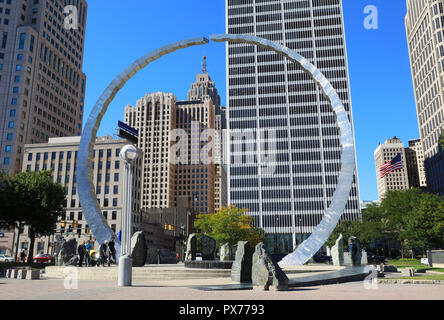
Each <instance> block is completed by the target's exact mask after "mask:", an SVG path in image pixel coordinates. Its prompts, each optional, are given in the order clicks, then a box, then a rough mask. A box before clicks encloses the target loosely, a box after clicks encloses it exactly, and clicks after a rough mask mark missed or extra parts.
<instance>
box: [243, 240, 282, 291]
mask: <svg viewBox="0 0 444 320" xmlns="http://www.w3.org/2000/svg"><path fill="white" fill-rule="evenodd" d="M251 278H252V281H253V289H254V290H273V291H284V290H287V289H288V277H287V275H286V274H285V273H284V272H283V271H282V269H281V268H280V267H279V265H278V264H277V263H275V262H273V261H272V260H271V259H270V257H269V256H268V254H267V253H266V251H265V248H264V244H263V243H262V242H261V243H259V244H258V245H257V246H256V250H255V252H254V254H253V265H252V270H251Z"/></svg>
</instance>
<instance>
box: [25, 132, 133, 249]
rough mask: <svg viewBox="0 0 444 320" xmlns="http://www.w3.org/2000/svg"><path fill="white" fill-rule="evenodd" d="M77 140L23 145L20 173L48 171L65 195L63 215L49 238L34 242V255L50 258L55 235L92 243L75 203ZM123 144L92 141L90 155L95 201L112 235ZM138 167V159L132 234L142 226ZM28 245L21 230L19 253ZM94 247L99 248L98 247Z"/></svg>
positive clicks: (118, 213) (118, 210) (117, 220)
mask: <svg viewBox="0 0 444 320" xmlns="http://www.w3.org/2000/svg"><path fill="white" fill-rule="evenodd" d="M80 138H81V137H64V138H50V139H49V142H48V143H39V144H28V145H25V150H24V154H25V158H24V162H23V171H39V170H51V171H52V177H53V180H54V182H58V183H60V184H62V185H63V186H64V187H65V193H66V204H65V206H64V207H65V215H64V216H63V217H61V218H60V220H59V221H58V223H57V227H56V230H55V234H54V235H53V236H51V237H42V238H38V239H36V242H35V247H34V254H37V253H41V252H43V253H49V254H52V253H53V248H52V243H53V242H54V241H55V239H56V236H57V235H58V236H65V237H74V238H76V240H77V242H78V243H79V241H83V240H92V239H93V235H92V233H91V231H90V229H89V227H88V224H87V222H86V220H85V217H84V215H83V212H82V207H81V205H80V203H79V197H78V190H77V181H76V161H77V150H78V148H79V144H80ZM127 144H128V142H126V141H125V140H116V139H112V138H111V137H109V136H107V137H100V138H97V139H96V144H95V146H94V153H93V155H94V163H93V182H94V186H95V188H96V197H97V201H98V202H99V204H100V207H101V209H102V214H103V215H104V217H105V219H106V220H107V222H108V225H109V227H110V228H111V229H112V230H113V231H114V232H116V233H118V232H119V231H120V230H121V220H122V199H123V175H124V167H125V166H124V164H123V163H122V161H121V160H120V158H119V153H120V150H121V149H122V148H123V147H124V146H125V145H127ZM141 164H142V161H141V159H138V160H137V165H136V166H135V169H134V170H135V171H134V184H135V185H134V188H133V190H134V193H133V200H132V201H133V212H132V223H133V230H132V231H133V232H135V231H138V230H140V229H141V224H142V217H141V212H140V195H141V194H140V191H139V189H140V177H141V170H140V168H141ZM29 243H30V240H29V238H28V236H27V228H26V227H25V230H24V233H23V234H22V235H21V236H20V241H19V251H21V250H22V249H25V250H26V251H27V249H28V246H29ZM95 245H96V247H98V246H99V244H98V243H95Z"/></svg>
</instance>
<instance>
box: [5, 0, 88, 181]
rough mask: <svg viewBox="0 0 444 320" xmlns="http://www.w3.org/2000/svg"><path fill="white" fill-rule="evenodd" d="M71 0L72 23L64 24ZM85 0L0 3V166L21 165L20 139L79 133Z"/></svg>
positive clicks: (13, 167) (24, 141)
mask: <svg viewBox="0 0 444 320" xmlns="http://www.w3.org/2000/svg"><path fill="white" fill-rule="evenodd" d="M67 5H74V6H76V8H77V13H78V28H77V29H73V28H70V27H69V26H68V28H65V24H64V21H65V18H67V15H66V14H64V8H65V6H67ZM86 15H87V3H86V1H84V0H76V1H66V0H65V1H61V0H51V1H49V0H14V1H11V0H4V1H1V3H0V37H1V41H2V43H1V48H0V106H1V107H0V170H6V171H8V172H10V173H14V172H19V171H21V168H22V163H23V155H24V145H25V144H30V143H43V142H47V141H48V138H50V137H63V136H75V135H80V134H81V130H82V119H83V112H84V105H83V104H84V97H85V81H86V76H85V74H84V73H83V72H82V63H83V48H84V39H85V26H86Z"/></svg>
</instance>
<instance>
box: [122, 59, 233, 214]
mask: <svg viewBox="0 0 444 320" xmlns="http://www.w3.org/2000/svg"><path fill="white" fill-rule="evenodd" d="M187 97H188V100H187V101H178V100H177V98H176V97H175V96H174V95H173V94H170V93H161V92H157V93H152V94H150V95H146V96H145V97H144V98H142V99H140V100H139V101H138V102H137V104H136V107H133V106H130V105H128V106H127V107H126V108H125V118H124V119H125V123H126V124H127V125H129V126H131V127H133V128H135V129H137V130H138V131H139V141H138V148H139V149H140V150H142V153H143V167H142V175H141V176H142V190H141V199H142V201H141V206H142V208H144V209H156V208H159V209H161V208H162V209H166V208H176V207H178V206H179V205H180V204H179V199H182V198H188V199H190V201H191V205H190V206H191V209H192V211H193V212H194V213H211V212H214V211H215V209H216V208H220V207H221V206H226V205H227V197H226V193H227V187H226V180H227V179H226V171H225V166H224V160H223V154H224V153H223V143H222V132H223V130H224V128H225V126H226V125H225V111H224V108H222V107H221V106H220V97H219V94H218V91H217V89H216V87H215V84H214V82H213V81H212V80H211V77H210V76H209V74H208V72H207V68H206V57H204V62H203V68H202V72H201V73H200V74H198V75H197V76H196V81H195V82H193V83H192V84H191V87H190V90H189V91H188V95H187ZM215 132H216V133H215ZM181 146H183V147H184V148H181Z"/></svg>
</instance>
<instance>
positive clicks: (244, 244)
mask: <svg viewBox="0 0 444 320" xmlns="http://www.w3.org/2000/svg"><path fill="white" fill-rule="evenodd" d="M252 262H253V248H252V247H251V245H250V243H249V242H248V241H239V242H238V243H237V250H236V258H235V261H234V262H233V265H232V267H231V280H233V281H234V282H251V267H252Z"/></svg>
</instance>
